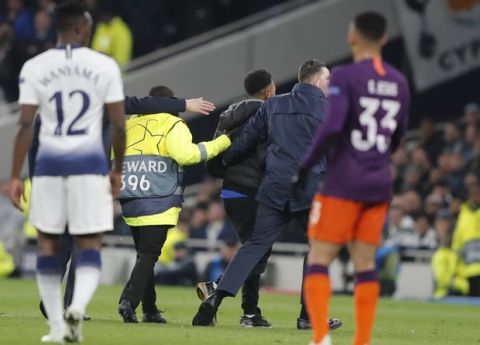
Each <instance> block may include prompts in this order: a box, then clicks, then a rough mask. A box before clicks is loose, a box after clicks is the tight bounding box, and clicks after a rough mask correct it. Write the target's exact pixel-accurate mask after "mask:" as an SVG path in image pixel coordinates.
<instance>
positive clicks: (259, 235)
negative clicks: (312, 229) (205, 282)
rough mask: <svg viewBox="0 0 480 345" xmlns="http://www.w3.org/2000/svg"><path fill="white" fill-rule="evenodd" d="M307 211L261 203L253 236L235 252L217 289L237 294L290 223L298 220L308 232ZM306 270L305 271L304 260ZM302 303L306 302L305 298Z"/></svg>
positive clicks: (299, 224) (233, 294)
mask: <svg viewBox="0 0 480 345" xmlns="http://www.w3.org/2000/svg"><path fill="white" fill-rule="evenodd" d="M308 214H309V210H308V209H307V210H302V211H298V212H290V211H289V210H288V209H286V210H278V209H274V208H272V207H270V206H267V205H266V204H263V203H258V209H257V220H256V222H255V228H254V230H253V234H252V237H250V239H248V240H247V241H246V242H245V244H244V245H243V246H242V247H240V249H239V250H238V252H237V255H235V257H234V258H233V260H232V261H231V262H230V264H229V265H228V267H227V269H226V270H225V272H224V273H223V275H222V279H221V280H220V282H219V284H218V287H217V290H222V291H225V292H227V293H228V294H229V295H231V296H235V295H236V294H237V292H238V290H239V289H240V288H241V287H242V285H243V284H244V283H245V280H246V279H247V278H248V276H249V275H250V272H251V271H252V270H253V268H254V267H255V266H256V265H257V263H258V262H259V261H260V260H261V259H262V258H263V257H264V255H265V254H266V253H267V252H268V251H269V249H270V248H271V247H272V245H273V243H274V242H275V241H276V240H277V238H278V237H279V235H280V234H281V232H282V231H283V229H284V228H285V227H286V226H287V225H288V224H289V223H290V222H292V221H296V222H298V227H299V231H303V232H306V229H307V225H308ZM307 254H308V253H307ZM307 254H306V255H307ZM303 269H304V270H305V261H304V267H303ZM302 285H303V284H302ZM302 290H303V289H302ZM301 302H302V305H303V298H302V301H301Z"/></svg>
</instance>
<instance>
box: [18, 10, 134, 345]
mask: <svg viewBox="0 0 480 345" xmlns="http://www.w3.org/2000/svg"><path fill="white" fill-rule="evenodd" d="M56 23H57V29H58V45H57V47H56V48H53V49H50V50H48V51H46V52H44V53H42V54H40V55H38V56H36V57H34V58H32V59H30V60H28V61H27V62H26V63H25V65H24V66H23V68H22V71H21V73H20V79H19V83H20V99H19V103H20V105H21V117H20V121H19V130H18V133H17V136H16V138H15V146H14V157H13V166H12V175H11V184H10V198H11V200H12V202H13V204H14V205H15V206H16V207H19V202H20V197H21V196H22V193H23V184H22V181H21V179H20V174H21V170H22V165H23V161H24V159H25V156H26V154H27V151H28V149H29V148H30V145H31V141H32V135H33V131H32V128H33V121H34V118H35V115H36V114H37V113H38V114H39V116H40V117H41V121H42V127H41V131H40V137H39V138H40V146H39V151H38V154H37V158H36V165H35V171H34V173H33V180H32V194H31V210H30V221H31V223H32V224H33V225H34V226H35V227H36V228H37V229H38V258H37V283H38V289H39V292H40V295H41V298H42V300H43V301H44V304H45V309H46V311H47V315H48V319H49V323H50V332H49V334H47V335H46V336H44V337H42V341H43V342H55V343H63V342H64V341H67V342H80V341H82V334H81V322H82V320H83V314H84V313H85V309H86V307H87V305H88V302H89V301H90V299H91V297H92V296H93V294H94V292H95V290H96V287H97V285H98V282H99V279H100V266H101V260H100V248H101V236H102V233H103V232H105V231H109V230H112V229H113V197H115V196H116V195H117V193H118V191H119V189H120V175H121V168H122V162H123V156H124V150H125V120H124V104H123V101H124V94H123V84H122V78H121V73H120V70H119V68H118V66H117V64H116V63H115V62H114V60H113V59H111V58H110V57H107V56H105V55H102V54H100V53H97V52H95V51H93V50H91V49H89V48H86V47H85V46H86V45H87V44H88V41H89V39H90V34H91V28H92V20H91V17H90V15H89V13H88V12H87V11H86V9H85V7H84V6H83V4H81V3H80V2H76V1H69V2H65V3H62V4H61V5H59V6H58V7H57V9H56ZM104 106H105V107H106V109H107V112H108V115H109V119H110V123H111V125H110V140H111V142H112V147H113V150H114V152H115V158H116V159H115V163H114V167H113V168H112V171H110V172H109V166H108V162H107V157H106V153H105V150H104V148H103V145H102V117H103V109H104ZM67 224H68V228H69V232H70V234H72V235H74V236H75V238H76V243H77V246H78V249H79V252H78V256H77V268H76V281H75V289H74V290H75V291H74V295H73V301H72V304H71V306H70V307H69V308H68V309H67V310H66V312H65V320H64V315H63V305H62V297H61V280H60V277H61V262H60V257H59V255H58V242H59V237H60V235H61V234H63V233H64V231H65V226H66V225H67Z"/></svg>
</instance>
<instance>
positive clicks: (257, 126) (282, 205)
mask: <svg viewBox="0 0 480 345" xmlns="http://www.w3.org/2000/svg"><path fill="white" fill-rule="evenodd" d="M329 74H330V72H329V70H328V68H327V67H326V66H325V64H324V63H323V62H321V61H319V60H315V59H314V60H308V61H306V62H304V63H303V64H302V65H301V66H300V68H299V72H298V81H299V83H298V84H297V85H295V87H294V88H293V90H292V92H290V93H288V94H284V95H279V96H274V97H271V98H269V99H267V100H266V101H265V102H264V103H263V104H262V105H261V107H260V109H259V110H258V112H257V113H256V114H255V115H254V116H252V118H251V119H250V120H249V122H248V123H247V124H246V126H245V128H244V129H243V131H242V133H241V135H240V136H239V137H238V138H237V140H235V141H234V143H233V145H232V146H231V148H230V149H229V150H228V151H227V152H226V153H224V156H223V161H224V163H225V165H232V164H235V163H236V162H239V161H240V160H242V159H244V157H246V156H248V155H249V154H251V153H252V152H254V151H255V150H257V148H258V146H259V144H260V143H263V142H266V143H267V147H266V159H265V163H266V166H265V175H264V177H263V180H262V182H261V184H260V187H259V188H258V192H257V194H256V200H257V201H258V208H257V218H256V223H255V227H254V230H253V234H252V236H251V237H250V238H249V239H248V240H247V241H246V242H245V244H244V245H243V246H242V247H241V248H240V250H239V251H238V253H237V255H236V256H235V258H234V259H233V261H232V262H231V263H230V265H229V266H228V267H227V269H226V271H225V272H224V274H223V276H222V279H221V280H220V282H219V284H218V287H217V289H216V290H215V292H214V293H213V294H211V295H210V296H209V297H208V298H207V299H206V300H205V301H204V302H202V304H201V305H200V308H199V310H198V313H197V314H196V315H195V317H194V319H193V321H192V324H193V325H194V326H208V325H210V324H211V322H212V320H213V318H214V317H215V314H216V311H217V309H218V307H219V306H220V304H221V302H222V299H223V298H224V297H227V296H231V297H233V296H235V295H236V293H237V292H238V290H239V289H240V287H241V286H242V285H243V284H244V282H245V281H246V280H247V278H248V277H249V275H250V273H251V272H252V270H253V269H254V268H255V267H256V265H257V263H258V262H259V261H260V260H261V259H262V258H263V257H264V256H265V254H267V253H268V251H269V250H270V248H271V246H272V245H273V243H274V242H275V240H276V239H277V237H278V236H279V234H280V233H281V231H282V229H283V228H284V227H285V226H287V225H288V224H289V223H290V222H291V221H297V222H298V223H299V224H300V225H301V228H302V230H303V231H306V228H307V222H308V213H309V209H310V204H311V201H312V198H313V195H314V193H315V190H316V188H317V185H318V184H319V183H320V182H321V181H322V179H323V176H324V174H325V171H326V158H325V157H323V158H322V159H320V160H319V161H318V163H317V164H316V166H315V168H314V169H313V170H312V173H311V174H310V178H309V181H308V184H307V188H306V191H305V193H303V194H302V195H297V196H292V194H291V192H290V191H291V187H290V186H291V176H293V175H294V174H295V173H296V172H297V170H298V168H299V167H300V164H301V162H302V158H303V156H304V154H305V152H306V150H307V148H308V147H309V146H310V145H311V142H312V140H313V137H314V135H315V132H316V130H317V129H318V127H319V126H320V124H321V122H322V121H323V116H324V113H325V107H326V103H327V99H326V92H327V90H328V82H329ZM297 321H298V324H297V327H298V328H301V329H302V328H309V326H310V325H309V321H308V314H307V312H306V309H305V307H304V303H303V299H302V312H301V315H300V318H299V319H298V320H297ZM325 321H327V320H325ZM337 321H338V320H335V321H334V322H337ZM338 322H339V321H338Z"/></svg>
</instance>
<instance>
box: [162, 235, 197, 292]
mask: <svg viewBox="0 0 480 345" xmlns="http://www.w3.org/2000/svg"><path fill="white" fill-rule="evenodd" d="M168 235H169V236H170V234H168ZM173 249H174V257H173V262H171V263H169V264H168V265H157V266H156V267H155V283H156V284H161V285H178V286H194V285H195V283H196V282H197V280H198V276H197V266H196V265H195V260H194V257H193V256H192V255H191V254H190V251H189V249H188V247H187V243H186V242H185V241H180V242H177V243H175V245H174V248H173Z"/></svg>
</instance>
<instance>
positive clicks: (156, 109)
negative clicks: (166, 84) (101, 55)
mask: <svg viewBox="0 0 480 345" xmlns="http://www.w3.org/2000/svg"><path fill="white" fill-rule="evenodd" d="M185 107H186V102H185V99H182V98H174V97H153V96H148V97H142V98H138V97H134V96H132V97H129V96H126V97H125V115H133V114H155V113H162V112H163V113H174V114H175V113H180V112H182V111H185ZM40 126H41V121H40V116H37V117H36V119H35V124H34V133H33V141H32V146H31V147H30V150H29V151H28V175H29V176H30V178H31V177H32V176H33V172H34V169H35V159H36V157H37V152H38V147H39V145H40V142H39V135H40ZM108 129H109V122H108V116H106V115H104V117H103V144H104V147H105V153H106V154H107V156H108V160H109V161H110V137H109V135H108V134H109V133H108Z"/></svg>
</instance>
